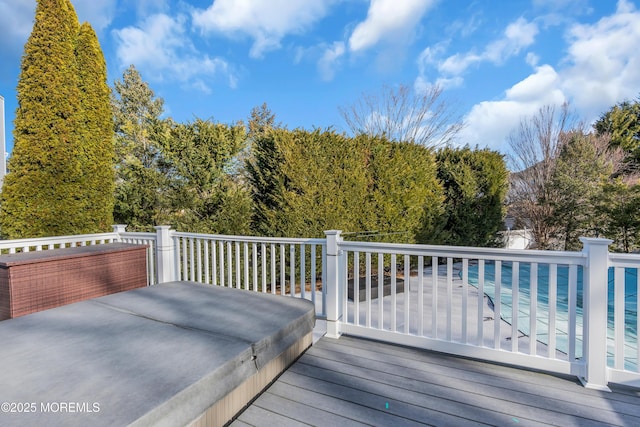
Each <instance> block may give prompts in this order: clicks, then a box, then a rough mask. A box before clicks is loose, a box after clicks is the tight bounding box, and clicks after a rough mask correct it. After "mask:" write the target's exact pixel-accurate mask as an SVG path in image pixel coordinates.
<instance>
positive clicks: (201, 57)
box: [113, 14, 236, 92]
mask: <svg viewBox="0 0 640 427" xmlns="http://www.w3.org/2000/svg"><path fill="white" fill-rule="evenodd" d="M186 21H187V18H186V16H184V15H178V16H177V17H175V18H173V17H171V16H168V15H165V14H155V15H151V16H149V17H148V18H147V19H145V20H144V21H142V23H141V24H140V25H139V26H137V27H126V28H123V29H120V30H115V31H113V34H114V38H115V39H116V44H117V52H116V53H117V56H118V59H119V61H120V63H121V65H122V66H128V65H129V64H135V65H136V67H138V68H139V69H140V70H143V71H146V74H147V75H149V78H150V79H152V80H156V81H162V80H177V81H180V82H183V83H185V84H187V85H190V86H191V87H194V88H198V89H200V90H204V91H205V92H206V91H207V90H208V87H207V86H206V84H205V80H211V79H212V78H213V77H215V76H220V75H222V76H224V77H225V78H227V79H228V83H229V85H230V86H232V87H234V86H235V84H236V77H235V76H234V75H233V73H232V72H231V69H230V66H229V64H228V63H227V62H226V61H225V60H224V59H222V58H217V57H215V58H211V57H209V55H206V54H203V53H201V52H198V51H197V50H196V49H195V47H194V46H193V44H192V43H191V41H190V40H189V38H188V37H187V35H186V30H185V27H186Z"/></svg>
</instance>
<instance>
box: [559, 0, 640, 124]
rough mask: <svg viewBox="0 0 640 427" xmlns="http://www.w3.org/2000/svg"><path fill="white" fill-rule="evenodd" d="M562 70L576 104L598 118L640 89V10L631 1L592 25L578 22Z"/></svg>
mask: <svg viewBox="0 0 640 427" xmlns="http://www.w3.org/2000/svg"><path fill="white" fill-rule="evenodd" d="M567 39H568V42H569V43H570V46H569V48H568V54H567V56H566V57H565V59H564V63H565V64H566V65H565V68H564V69H563V70H562V71H561V72H560V74H561V75H562V79H563V81H564V88H565V90H566V91H567V93H568V94H569V95H570V96H571V98H572V99H573V104H574V106H576V107H577V108H580V110H581V111H582V112H583V114H584V115H585V119H587V120H591V119H594V118H596V117H597V116H598V115H599V114H600V113H602V112H604V111H606V110H607V109H608V108H609V107H611V106H613V105H614V104H616V103H617V102H620V101H622V100H624V99H626V98H628V99H632V98H635V97H636V96H637V95H638V92H639V91H640V72H638V70H640V49H638V46H640V13H639V12H638V11H637V10H636V9H635V8H634V7H633V5H632V4H631V3H629V2H627V1H624V0H621V1H619V2H618V8H617V11H616V13H615V14H613V15H611V16H608V17H604V18H602V19H600V20H599V21H598V22H596V23H594V24H589V25H574V26H573V27H572V28H570V30H569V32H568V35H567Z"/></svg>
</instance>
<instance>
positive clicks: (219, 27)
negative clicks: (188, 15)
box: [193, 0, 336, 58]
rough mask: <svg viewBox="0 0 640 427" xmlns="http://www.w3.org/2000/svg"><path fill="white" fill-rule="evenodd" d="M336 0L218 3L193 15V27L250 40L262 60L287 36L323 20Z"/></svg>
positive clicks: (222, 0)
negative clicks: (249, 38)
mask: <svg viewBox="0 0 640 427" xmlns="http://www.w3.org/2000/svg"><path fill="white" fill-rule="evenodd" d="M335 1H336V0H314V1H306V0H216V1H214V2H213V3H212V4H211V6H209V7H208V8H207V9H204V10H202V9H198V10H196V11H194V12H193V24H194V25H195V26H196V27H197V28H199V29H200V30H202V31H203V32H204V33H210V32H218V33H221V34H224V35H226V36H230V37H234V36H238V35H240V36H249V37H251V38H252V39H253V46H252V47H251V51H250V55H251V57H254V58H259V57H262V56H263V55H264V53H265V52H267V51H269V50H274V49H277V48H279V47H280V42H281V40H282V39H283V38H284V37H285V36H287V35H288V34H299V33H303V32H304V31H306V30H307V29H308V28H309V27H311V26H312V25H313V24H314V23H315V22H316V21H318V20H320V19H322V18H323V17H324V16H325V15H326V14H327V13H328V9H329V7H330V6H331V5H332V4H333V3H334V2H335Z"/></svg>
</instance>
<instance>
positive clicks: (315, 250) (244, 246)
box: [172, 232, 326, 317]
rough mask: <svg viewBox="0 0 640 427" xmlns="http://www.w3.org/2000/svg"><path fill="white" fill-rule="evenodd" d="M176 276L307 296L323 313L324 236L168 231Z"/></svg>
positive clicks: (324, 295) (256, 289)
mask: <svg viewBox="0 0 640 427" xmlns="http://www.w3.org/2000/svg"><path fill="white" fill-rule="evenodd" d="M172 238H173V242H174V243H173V245H174V251H175V254H174V261H175V278H176V279H179V280H189V281H195V282H201V283H206V284H212V285H219V286H226V287H230V288H236V289H245V290H251V291H254V292H262V293H271V294H278V295H289V296H294V297H295V296H297V297H300V298H304V299H308V300H309V301H312V302H313V303H314V304H315V306H316V314H317V315H318V316H319V317H324V316H326V312H325V309H324V306H325V304H324V301H325V299H326V287H325V283H326V280H325V275H326V272H325V270H324V262H323V259H324V258H325V255H324V252H325V240H324V239H290V238H267V237H247V236H219V235H207V234H193V233H179V232H174V233H172Z"/></svg>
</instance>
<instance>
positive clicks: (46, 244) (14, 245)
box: [0, 232, 119, 254]
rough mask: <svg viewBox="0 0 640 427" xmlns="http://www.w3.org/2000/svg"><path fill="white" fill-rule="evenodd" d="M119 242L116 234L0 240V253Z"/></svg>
mask: <svg viewBox="0 0 640 427" xmlns="http://www.w3.org/2000/svg"><path fill="white" fill-rule="evenodd" d="M116 241H119V235H118V233H115V232H114V233H98V234H80V235H75V236H56V237H36V238H31V239H15V240H0V253H3V254H14V253H16V252H32V251H42V250H48V249H58V248H71V247H77V246H87V245H96V244H101V243H111V242H116Z"/></svg>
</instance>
